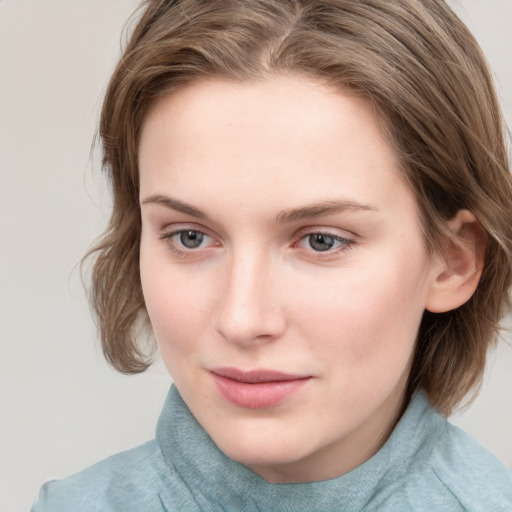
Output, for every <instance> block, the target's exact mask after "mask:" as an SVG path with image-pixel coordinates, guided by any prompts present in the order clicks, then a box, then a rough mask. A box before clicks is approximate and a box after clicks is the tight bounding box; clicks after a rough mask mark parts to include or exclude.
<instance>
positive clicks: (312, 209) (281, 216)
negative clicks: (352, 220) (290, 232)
mask: <svg viewBox="0 0 512 512" xmlns="http://www.w3.org/2000/svg"><path fill="white" fill-rule="evenodd" d="M346 211H374V212H378V211H379V209H378V208H377V207H376V206H372V205H370V204H364V203H358V202H355V201H347V200H344V199H340V200H337V201H322V202H320V203H315V204H311V205H308V206H302V207H299V208H290V209H289V210H283V211H282V212H279V213H278V214H277V215H276V222H277V223H279V224H285V223H287V222H295V221H298V220H304V219H311V218H315V217H322V216H324V215H332V214H335V213H343V212H346Z"/></svg>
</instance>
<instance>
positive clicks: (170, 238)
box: [160, 229, 213, 254]
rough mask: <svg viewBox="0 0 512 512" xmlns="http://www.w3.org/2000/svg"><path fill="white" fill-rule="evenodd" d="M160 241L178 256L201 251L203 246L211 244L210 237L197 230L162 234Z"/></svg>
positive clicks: (182, 230) (180, 230)
mask: <svg viewBox="0 0 512 512" xmlns="http://www.w3.org/2000/svg"><path fill="white" fill-rule="evenodd" d="M160 239H161V240H164V241H165V242H166V244H167V246H168V247H169V248H170V249H171V250H172V251H173V252H175V253H179V254H185V253H187V252H188V251H194V249H201V248H203V247H204V246H205V245H207V244H208V245H211V244H212V243H213V240H212V238H211V237H209V236H208V235H207V234H206V233H203V232H202V231H199V230H198V229H178V230H176V231H172V232H170V233H164V234H163V235H162V236H161V237H160Z"/></svg>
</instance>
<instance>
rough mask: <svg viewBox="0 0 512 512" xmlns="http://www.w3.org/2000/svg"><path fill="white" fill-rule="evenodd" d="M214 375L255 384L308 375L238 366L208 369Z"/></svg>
mask: <svg viewBox="0 0 512 512" xmlns="http://www.w3.org/2000/svg"><path fill="white" fill-rule="evenodd" d="M210 371H211V372H212V373H214V374H215V375H219V376H221V377H226V378H228V379H232V380H236V381H238V382H247V383H252V384H257V383H261V382H279V381H287V380H298V379H307V378H309V377H310V375H299V374H294V373H284V372H280V371H275V370H265V369H261V370H240V369H238V368H226V367H222V368H213V369H211V370H210Z"/></svg>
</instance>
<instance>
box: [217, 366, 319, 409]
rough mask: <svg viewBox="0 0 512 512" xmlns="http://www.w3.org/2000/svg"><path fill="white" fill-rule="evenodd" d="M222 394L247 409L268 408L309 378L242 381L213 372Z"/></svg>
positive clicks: (302, 384) (298, 387)
mask: <svg viewBox="0 0 512 512" xmlns="http://www.w3.org/2000/svg"><path fill="white" fill-rule="evenodd" d="M212 375H213V378H214V380H215V384H216V385H217V389H218V390H219V392H220V394H221V395H222V396H223V397H224V398H225V399H226V400H228V401H229V402H231V403H232V404H234V405H237V406H238V407H245V408H247V409H267V408H269V407H275V406H276V405H279V404H280V403H281V402H283V401H284V400H285V399H286V398H287V397H289V396H290V395H291V394H293V393H295V392H296V391H298V390H299V389H300V388H301V387H302V386H304V384H306V382H307V381H308V380H309V378H305V379H294V380H280V381H272V382H258V383H249V382H240V381H238V380H233V379H229V378H227V377H222V376H221V375H217V374H216V373H213V374H212Z"/></svg>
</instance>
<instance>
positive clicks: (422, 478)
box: [379, 420, 512, 512]
mask: <svg viewBox="0 0 512 512" xmlns="http://www.w3.org/2000/svg"><path fill="white" fill-rule="evenodd" d="M443 422H444V423H445V425H444V428H443V429H441V432H440V433H438V434H439V435H436V436H435V437H437V439H435V440H433V442H432V444H431V448H432V449H431V450H430V451H429V453H428V455H426V454H425V455H422V456H419V457H418V460H417V461H415V463H414V464H413V466H412V467H411V468H410V472H408V474H407V476H406V478H404V479H403V480H402V481H401V482H400V483H399V485H398V486H397V487H398V488H397V489H396V490H395V492H394V493H393V495H392V496H391V497H390V498H389V503H388V502H386V503H385V505H386V506H388V505H389V506H391V508H390V509H389V510H393V506H394V505H395V502H394V500H396V499H398V500H399V501H400V503H401V507H402V510H405V509H404V508H403V507H404V506H405V505H404V504H405V503H407V510H409V511H411V512H432V510H446V511H452V512H488V511H490V510H492V511H493V512H510V511H512V472H511V471H510V470H509V469H507V468H506V467H505V466H504V465H503V464H502V463H501V462H500V461H499V460H498V459H496V458H495V457H494V456H493V455H492V454H491V453H490V452H488V451H487V450H486V449H485V448H483V447H482V446H481V445H480V444H479V443H478V442H477V441H475V440H474V439H473V438H472V437H471V436H469V435H468V434H467V433H465V432H464V431H463V430H461V429H459V428H458V427H455V426H454V425H451V424H450V423H448V422H446V421H445V420H443ZM392 502H393V503H392ZM379 510H381V509H379ZM382 510H386V511H387V510H388V508H386V507H383V508H382Z"/></svg>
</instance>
